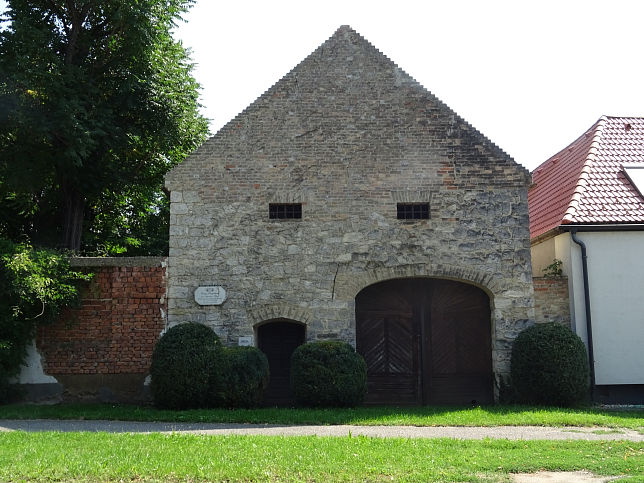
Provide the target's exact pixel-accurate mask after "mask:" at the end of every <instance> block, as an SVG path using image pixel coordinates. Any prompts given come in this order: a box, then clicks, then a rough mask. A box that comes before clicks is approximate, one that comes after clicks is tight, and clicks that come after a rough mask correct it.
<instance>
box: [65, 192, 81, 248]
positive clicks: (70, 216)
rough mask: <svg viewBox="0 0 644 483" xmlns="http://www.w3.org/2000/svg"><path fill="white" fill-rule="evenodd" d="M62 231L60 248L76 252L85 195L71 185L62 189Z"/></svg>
mask: <svg viewBox="0 0 644 483" xmlns="http://www.w3.org/2000/svg"><path fill="white" fill-rule="evenodd" d="M62 214H63V232H62V237H61V248H63V249H67V250H71V251H73V252H74V253H78V252H79V251H80V247H81V237H82V234H83V219H84V218H85V197H84V196H83V195H82V194H81V193H79V192H78V190H77V189H75V188H73V187H67V188H66V189H63V213H62Z"/></svg>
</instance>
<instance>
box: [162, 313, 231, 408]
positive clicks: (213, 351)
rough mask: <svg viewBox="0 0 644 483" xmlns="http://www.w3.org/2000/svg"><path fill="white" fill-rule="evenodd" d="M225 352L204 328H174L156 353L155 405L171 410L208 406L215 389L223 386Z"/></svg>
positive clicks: (195, 326)
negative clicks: (221, 373) (220, 375)
mask: <svg viewBox="0 0 644 483" xmlns="http://www.w3.org/2000/svg"><path fill="white" fill-rule="evenodd" d="M222 350H223V348H222V345H221V342H220V340H219V337H217V334H215V333H214V332H213V330H212V329H210V328H209V327H206V326H205V325H203V324H196V323H186V324H180V325H175V326H174V327H172V328H170V329H169V330H168V331H167V332H166V333H165V334H163V336H161V338H160V339H159V342H157V344H156V346H155V347H154V352H153V353H152V364H151V366H150V375H151V377H152V385H151V389H152V396H153V397H154V403H155V404H156V405H157V406H159V407H162V408H168V409H186V408H195V407H206V406H208V405H209V404H210V397H211V394H212V391H213V388H214V387H217V386H218V385H219V384H220V381H219V380H218V379H219V373H218V371H217V368H218V367H220V365H221V359H222Z"/></svg>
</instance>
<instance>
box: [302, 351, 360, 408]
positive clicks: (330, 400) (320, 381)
mask: <svg viewBox="0 0 644 483" xmlns="http://www.w3.org/2000/svg"><path fill="white" fill-rule="evenodd" d="M291 387H292V389H293V393H294V395H295V399H296V401H297V402H298V403H299V404H303V405H305V406H356V405H358V404H360V403H361V402H362V401H363V400H364V396H365V394H366V393H367V365H366V363H365V361H364V359H363V358H362V356H361V355H360V354H358V353H357V352H356V351H355V349H354V348H353V347H351V345H349V344H347V343H346V342H340V341H323V342H310V343H307V344H303V345H301V346H299V347H298V348H297V349H295V351H294V352H293V355H292V356H291Z"/></svg>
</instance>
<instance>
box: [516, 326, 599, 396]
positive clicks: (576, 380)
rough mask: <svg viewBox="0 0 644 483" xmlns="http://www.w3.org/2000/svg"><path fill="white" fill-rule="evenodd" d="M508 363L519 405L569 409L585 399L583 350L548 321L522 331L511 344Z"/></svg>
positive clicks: (578, 342) (579, 342)
mask: <svg viewBox="0 0 644 483" xmlns="http://www.w3.org/2000/svg"><path fill="white" fill-rule="evenodd" d="M511 363H512V369H511V373H512V385H513V387H514V390H515V395H516V397H517V399H518V401H519V402H523V403H527V404H544V405H550V406H572V405H576V404H579V403H581V402H584V401H585V400H586V399H587V398H588V395H589V369H588V358H587V356H586V347H585V346H584V343H583V342H582V340H581V339H580V338H579V336H577V335H576V334H574V333H573V332H572V331H571V330H570V329H568V328H567V327H564V326H562V325H559V324H555V323H552V322H550V323H546V324H537V325H534V326H532V327H529V328H527V329H525V330H524V331H522V332H521V333H520V334H519V336H518V337H517V339H516V340H515V341H514V346H513V348H512V360H511Z"/></svg>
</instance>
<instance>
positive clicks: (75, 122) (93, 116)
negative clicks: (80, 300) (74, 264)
mask: <svg viewBox="0 0 644 483" xmlns="http://www.w3.org/2000/svg"><path fill="white" fill-rule="evenodd" d="M191 3H193V1H192V0H102V1H96V0H40V1H35V0H9V2H8V7H9V8H8V11H7V13H6V18H5V20H6V24H5V25H6V28H5V29H4V30H3V31H1V32H0V209H1V210H2V211H3V213H5V216H4V217H3V220H2V221H0V236H4V237H7V238H11V239H14V240H18V239H25V238H26V239H29V240H31V241H32V243H34V244H37V245H44V246H57V247H61V248H67V249H71V250H73V251H76V252H78V251H79V250H80V249H81V244H83V245H84V246H83V248H84V250H85V251H86V252H100V251H103V252H107V253H113V252H114V251H118V250H122V249H123V248H127V245H129V246H130V248H133V247H134V248H135V247H136V246H137V245H138V246H139V249H141V246H143V251H145V250H146V247H148V248H149V247H151V246H152V245H154V243H157V245H158V238H159V237H161V238H167V234H165V235H164V234H159V233H158V230H157V233H156V235H155V236H153V237H152V238H153V239H154V238H156V241H152V242H150V241H149V240H147V239H145V237H144V235H142V232H143V231H144V230H146V229H149V228H150V227H157V228H158V227H163V226H167V221H165V222H164V220H167V199H166V198H165V195H164V194H163V192H162V183H163V175H164V174H165V173H166V172H167V171H168V169H170V168H171V167H172V166H174V165H175V164H177V163H179V162H180V161H181V160H182V159H183V158H184V157H185V156H186V155H187V154H188V153H189V152H190V151H192V150H193V149H194V148H195V147H196V146H198V145H199V144H200V143H201V142H202V141H203V140H204V138H205V136H206V134H207V121H206V120H205V119H204V118H203V117H202V116H201V115H199V113H198V107H199V104H198V89H199V86H198V85H197V83H196V82H195V80H194V79H193V77H192V75H191V71H192V64H191V63H190V60H189V57H188V53H187V52H186V50H185V49H184V48H183V47H182V46H181V44H180V43H178V42H177V41H175V40H173V38H172V32H171V30H172V28H173V27H174V26H175V23H176V22H177V21H178V20H179V19H180V18H181V15H182V14H183V13H185V11H186V10H187V8H188V7H189V6H190V5H191ZM164 217H165V218H164ZM157 220H158V221H157ZM162 244H163V242H162ZM158 250H159V247H158V246H157V247H156V248H153V249H151V251H158ZM161 250H163V247H161ZM130 252H132V250H130V251H129V252H128V253H130Z"/></svg>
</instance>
